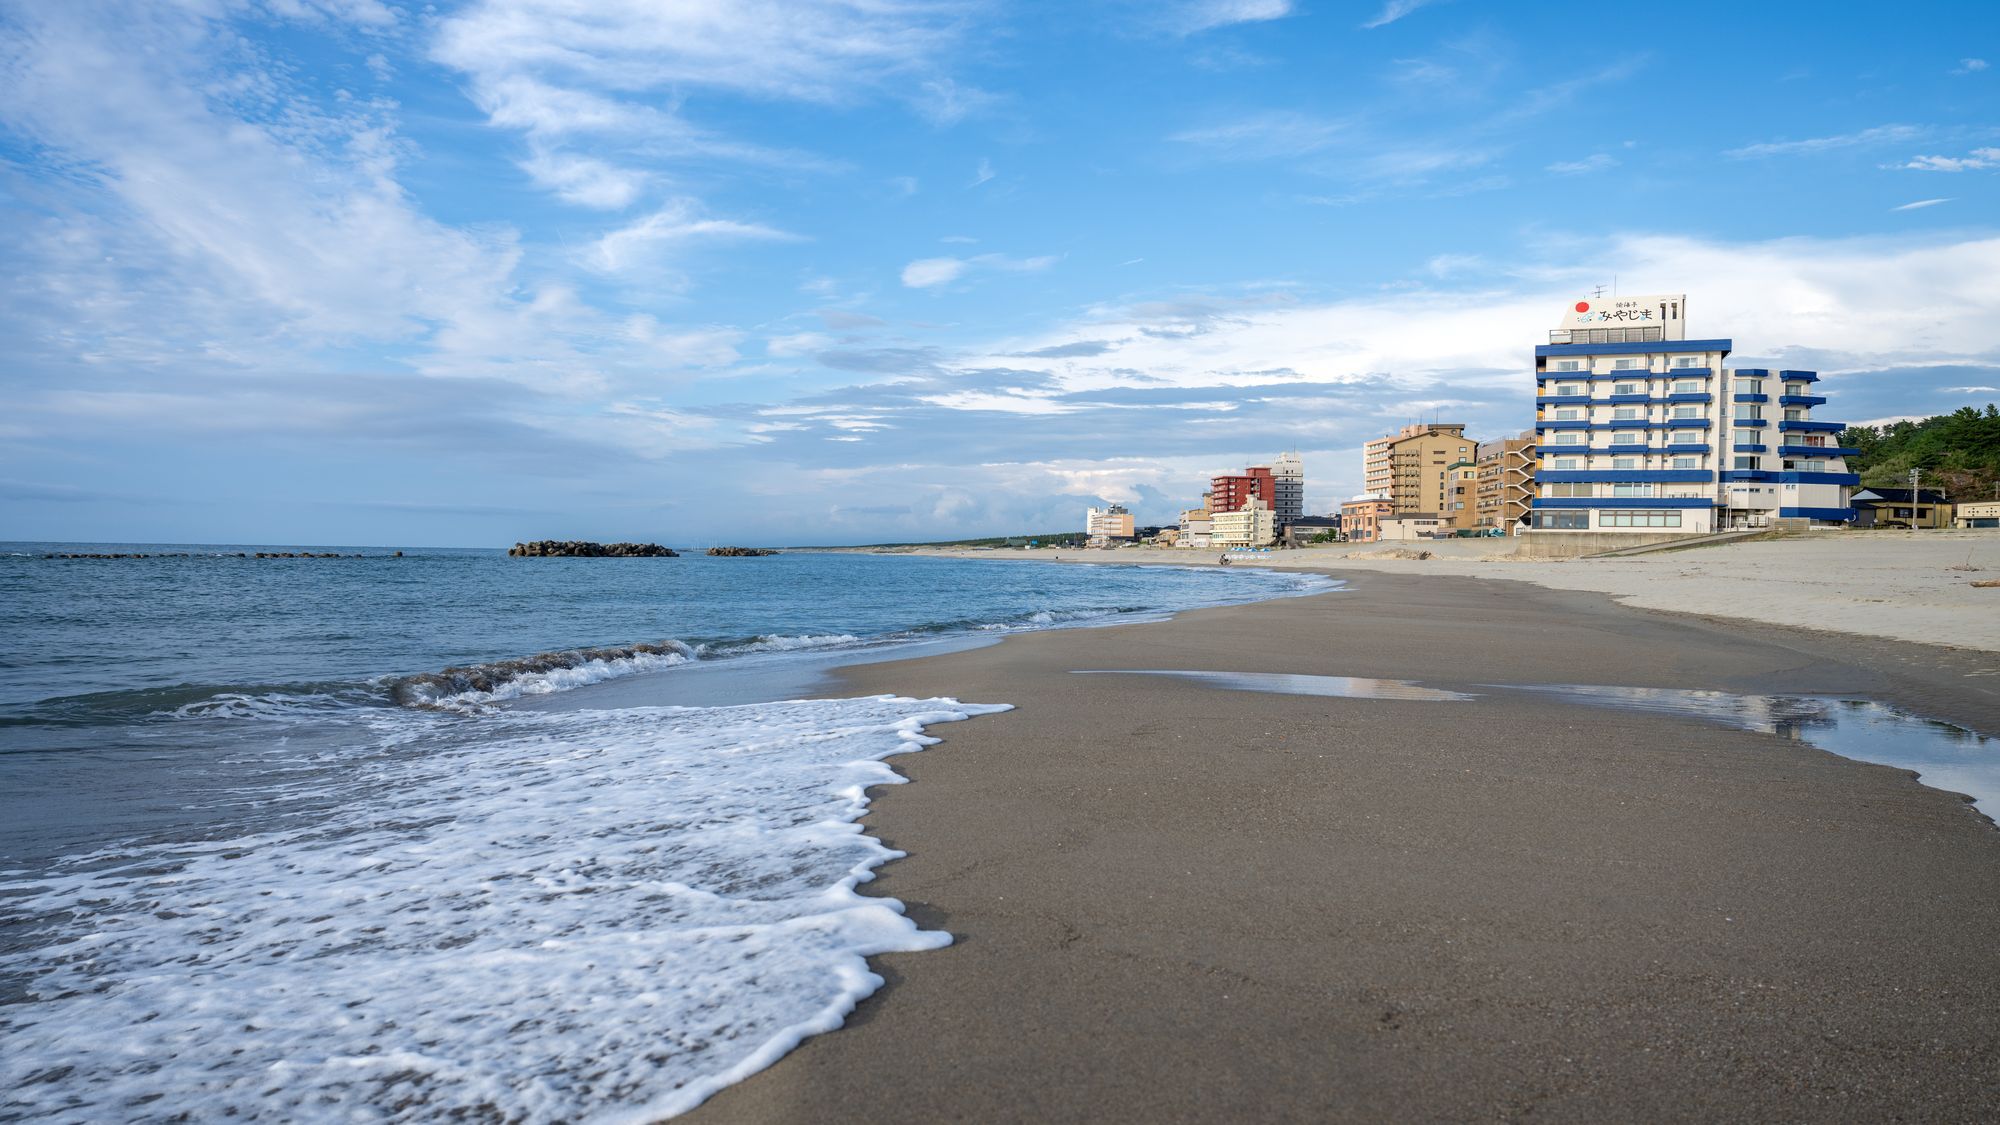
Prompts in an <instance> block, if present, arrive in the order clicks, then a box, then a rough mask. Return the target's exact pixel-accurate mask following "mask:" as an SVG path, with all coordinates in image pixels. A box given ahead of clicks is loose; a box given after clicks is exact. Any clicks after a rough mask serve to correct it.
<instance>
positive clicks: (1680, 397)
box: [1667, 391, 1713, 402]
mask: <svg viewBox="0 0 2000 1125" xmlns="http://www.w3.org/2000/svg"><path fill="white" fill-rule="evenodd" d="M1711 397H1713V396H1711V395H1710V394H1709V393H1708V392H1707V391H1675V392H1674V393H1673V394H1670V395H1668V396H1667V401H1668V402H1707V401H1709V399H1710V398H1711Z"/></svg>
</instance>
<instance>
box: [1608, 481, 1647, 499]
mask: <svg viewBox="0 0 2000 1125" xmlns="http://www.w3.org/2000/svg"><path fill="white" fill-rule="evenodd" d="M1653 492H1654V489H1653V486H1652V485H1650V484H1614V485H1612V486H1611V495H1613V496H1624V497H1632V496H1646V497H1650V496H1652V495H1653Z"/></svg>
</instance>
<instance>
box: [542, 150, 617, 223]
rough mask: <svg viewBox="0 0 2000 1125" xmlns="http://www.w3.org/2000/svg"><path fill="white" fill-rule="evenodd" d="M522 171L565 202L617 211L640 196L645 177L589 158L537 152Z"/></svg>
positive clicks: (568, 154) (544, 151)
mask: <svg viewBox="0 0 2000 1125" xmlns="http://www.w3.org/2000/svg"><path fill="white" fill-rule="evenodd" d="M521 168H522V170H523V171H525V172H527V173H528V175H529V176H530V177H532V178H533V179H534V181H535V182H536V183H538V184H541V185H542V186H543V187H546V188H549V189H550V190H552V191H554V192H555V193H556V194H557V195H558V196H560V197H561V198H562V199H563V201H564V202H566V203H574V204H576V205H577V206H579V207H595V208H599V209H602V210H610V211H618V210H623V209H624V208H626V207H629V206H631V204H632V201H633V200H635V199H637V198H638V197H639V193H640V191H642V190H643V189H644V188H645V186H646V182H647V179H648V177H647V176H646V175H645V174H644V173H642V172H635V171H631V170H628V169H624V168H617V167H614V166H612V165H610V164H606V163H605V162H604V161H602V160H597V159H594V158H592V157H588V156H576V155H574V154H571V153H560V152H548V151H546V150H538V151H536V152H535V153H534V155H532V156H530V157H529V158H528V159H526V160H524V161H522V162H521Z"/></svg>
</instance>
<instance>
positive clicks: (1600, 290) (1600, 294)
mask: <svg viewBox="0 0 2000 1125" xmlns="http://www.w3.org/2000/svg"><path fill="white" fill-rule="evenodd" d="M1590 295H1591V296H1592V297H1594V298H1596V299H1597V300H1600V301H1602V300H1603V299H1604V286H1602V285H1599V286H1597V287H1596V289H1595V290H1594V291H1593V292H1592V293H1591V294H1590Z"/></svg>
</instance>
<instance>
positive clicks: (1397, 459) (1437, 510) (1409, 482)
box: [1388, 424, 1476, 519]
mask: <svg viewBox="0 0 2000 1125" xmlns="http://www.w3.org/2000/svg"><path fill="white" fill-rule="evenodd" d="M1415 430H1416V432H1415V433H1411V434H1408V435H1406V436H1404V437H1400V438H1397V439H1396V440H1395V441H1393V442H1391V443H1390V444H1389V473H1390V483H1389V492H1388V497H1389V500H1390V501H1391V502H1392V503H1393V504H1395V506H1396V514H1397V515H1420V514H1421V515H1433V516H1436V515H1442V516H1444V517H1446V518H1447V519H1448V518H1450V514H1451V510H1452V509H1451V504H1452V496H1453V490H1454V485H1455V480H1454V474H1453V473H1452V471H1451V466H1452V465H1454V464H1457V463H1458V462H1461V461H1463V462H1466V463H1467V464H1470V463H1471V461H1472V452H1473V448H1474V446H1475V445H1476V443H1475V442H1473V441H1472V440H1471V439H1470V438H1468V437H1466V436H1465V427H1464V425H1462V424H1451V425H1434V426H1418V427H1415Z"/></svg>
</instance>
